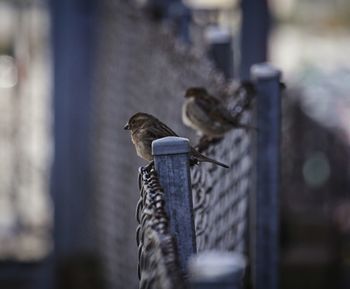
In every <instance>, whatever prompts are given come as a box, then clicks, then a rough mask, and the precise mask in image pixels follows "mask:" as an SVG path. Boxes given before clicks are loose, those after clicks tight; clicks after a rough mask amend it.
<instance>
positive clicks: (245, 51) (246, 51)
mask: <svg viewBox="0 0 350 289" xmlns="http://www.w3.org/2000/svg"><path fill="white" fill-rule="evenodd" d="M241 7H242V25H241V32H240V38H241V41H240V46H241V49H240V51H241V56H240V78H241V80H248V79H249V76H250V68H251V66H252V65H253V64H256V63H261V62H264V61H266V59H267V54H268V51H267V49H268V48H267V42H268V35H269V28H270V11H269V7H268V1H266V0H263V1H261V0H242V1H241Z"/></svg>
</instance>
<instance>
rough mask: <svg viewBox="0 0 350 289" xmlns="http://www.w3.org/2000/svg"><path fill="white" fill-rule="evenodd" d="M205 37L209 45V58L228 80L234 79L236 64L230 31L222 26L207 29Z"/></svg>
mask: <svg viewBox="0 0 350 289" xmlns="http://www.w3.org/2000/svg"><path fill="white" fill-rule="evenodd" d="M205 36H206V41H207V42H208V44H209V48H208V55H209V58H210V59H211V60H212V61H213V62H214V64H215V66H216V68H217V69H218V70H219V71H221V72H222V73H223V74H224V76H225V78H226V79H232V78H233V77H234V62H233V48H232V36H231V34H230V31H229V30H228V29H225V28H223V27H220V26H213V27H209V28H207V30H206V32H205Z"/></svg>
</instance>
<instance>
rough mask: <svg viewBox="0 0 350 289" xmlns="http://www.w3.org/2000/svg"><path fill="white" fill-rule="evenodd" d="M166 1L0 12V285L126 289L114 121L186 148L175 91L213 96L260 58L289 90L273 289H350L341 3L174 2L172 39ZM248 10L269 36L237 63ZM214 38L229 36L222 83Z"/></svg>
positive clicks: (131, 249) (349, 41) (125, 213)
mask: <svg viewBox="0 0 350 289" xmlns="http://www.w3.org/2000/svg"><path fill="white" fill-rule="evenodd" d="M168 2H176V1H175V0H173V1H171V0H166V1H165V0H164V1H162V0H159V1H147V0H138V1H126V0H119V1H107V0H101V1H97V0H85V1H83V0H57V1H56V0H51V1H44V0H0V103H1V105H0V110H1V113H0V144H1V146H0V192H1V193H0V260H1V262H0V288H4V289H12V288H23V289H27V288H35V289H36V288H38V289H41V288H43V289H44V288H45V289H46V288H66V289H67V288H68V289H69V288H75V289H76V288H84V289H85V288H137V282H138V281H137V272H136V263H137V248H136V241H135V228H136V221H135V217H134V212H135V206H136V203H137V199H138V187H137V168H138V167H139V166H140V165H142V164H143V162H142V161H141V160H140V159H138V158H137V156H136V154H135V153H134V151H133V148H132V146H131V143H130V140H129V136H128V134H127V133H125V132H124V131H123V130H122V127H123V125H124V124H125V122H126V121H127V119H128V118H129V117H130V116H131V115H132V114H133V113H135V112H137V111H145V112H149V113H153V114H155V115H157V116H158V117H159V118H160V119H162V120H164V121H165V122H167V123H169V124H170V126H171V127H172V128H174V130H176V131H177V132H178V133H179V134H182V135H184V136H187V137H190V138H192V139H194V138H195V136H194V134H193V132H191V131H190V130H188V129H187V128H185V127H184V126H183V124H182V122H181V113H180V109H181V103H182V96H183V94H184V91H185V89H186V88H187V87H189V86H194V85H203V86H206V87H207V88H209V90H210V91H213V92H216V91H219V90H220V86H222V82H223V78H225V77H226V78H228V79H233V78H234V79H247V78H248V76H249V66H250V65H249V64H252V63H254V61H259V62H261V61H265V60H268V61H269V62H271V63H273V64H274V65H275V66H277V67H278V68H280V69H281V70H282V72H283V80H284V81H285V83H286V84H287V90H286V92H285V93H284V96H283V100H282V103H283V114H282V124H283V125H282V148H281V157H282V171H281V177H282V189H281V210H280V212H281V262H280V269H281V288H299V289H302V288H308V289H312V288H315V289H316V288H318V289H321V288H341V289H343V288H344V289H345V288H350V164H349V160H350V150H349V145H350V96H349V93H348V92H349V91H350V57H349V56H348V51H349V47H350V32H349V31H350V30H349V28H350V3H349V2H348V1H346V0H333V1H326V0H303V1H301V0H283V1H282V0H274V1H272V0H271V1H268V2H265V1H253V0H242V2H240V1H234V0H186V1H185V0H184V4H185V5H186V7H188V9H189V10H186V11H189V12H188V13H189V14H188V15H189V16H188V18H186V19H187V20H186V21H187V22H186V23H187V24H186V25H189V27H190V29H189V30H185V31H182V30H181V29H182V28H181V27H183V26H181V25H182V24H180V25H174V22H171V23H170V21H167V17H169V16H167V15H162V9H160V8H159V7H162V5H165V4H164V3H167V5H168V4H169V3H168ZM159 3H160V4H159ZM261 3H263V4H261ZM152 5H153V6H152ZM245 5H246V6H245ZM254 5H257V6H254ZM259 5H263V6H264V7H265V8H266V7H268V10H267V11H268V13H267V15H266V17H267V18H266V19H269V22H268V23H269V25H268V27H269V30H266V31H268V33H267V34H266V35H265V38H264V37H263V38H262V40H261V41H260V42H259V43H260V47H261V48H262V50H261V55H258V57H257V59H253V60H252V59H250V60H249V57H248V58H247V57H245V56H244V54H245V53H246V51H249V49H253V50H254V48H253V46H254V45H255V42H254V39H255V38H254V33H253V32H254V31H252V33H249V31H245V33H242V23H243V22H244V21H245V20H244V19H249V17H255V13H258V14H259V13H260V12H259V11H260V10H259V9H260V8H259V9H258V8H256V9H255V10H254V7H260V6H259ZM154 7H156V8H154ZM157 7H158V8H159V9H158V8H157ZM175 7H176V6H175ZM157 9H158V10H157ZM244 9H245V10H244ZM249 9H250V10H249ZM176 13H177V10H176V9H175V8H174V9H173V10H172V11H170V12H169V14H174V15H175V16H174V17H175V19H176V15H177V14H176ZM244 13H246V14H244ZM242 15H243V16H244V15H246V16H245V17H246V18H243V16H242ZM164 19H165V20H164ZM250 19H251V18H250ZM175 22H176V21H175ZM213 26H214V27H220V31H224V32H225V33H226V34H225V33H224V34H225V35H227V34H228V35H230V36H232V39H233V41H232V61H233V66H232V69H231V70H229V72H227V71H226V74H225V73H224V76H223V75H222V74H220V73H219V74H218V73H216V71H217V70H219V68H221V69H223V70H225V67H224V68H222V67H216V68H215V67H213V63H212V62H211V61H210V60H209V59H208V57H207V52H208V47H209V44H210V41H211V40H210V39H212V37H211V36H210V35H211V32H210V31H211V30H210V29H212V27H213ZM179 27H180V30H181V31H180V32H179V31H176V29H179ZM174 34H175V35H178V37H177V38H176V37H175V36H174ZM242 37H248V40H247V41H242ZM249 38H251V39H252V41H251V42H249ZM189 42H191V43H192V44H191V45H192V46H193V47H194V50H193V51H191V53H189V52H188V50H186V49H187V48H186V47H188V45H189ZM243 42H244V43H245V45H246V44H247V43H248V47H247V46H244V45H242V43H243ZM249 43H250V46H249ZM247 59H248V60H247ZM245 60H247V61H248V63H244V61H245ZM249 61H250V62H249ZM219 66H220V65H219ZM224 66H225V64H224ZM224 72H225V71H224Z"/></svg>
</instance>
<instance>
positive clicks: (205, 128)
mask: <svg viewBox="0 0 350 289" xmlns="http://www.w3.org/2000/svg"><path fill="white" fill-rule="evenodd" d="M185 98H186V100H185V102H184V104H183V106H182V121H183V123H184V124H185V125H186V126H189V127H191V128H193V129H194V130H196V131H197V132H198V133H199V134H201V135H204V136H207V137H209V138H220V137H222V136H223V135H224V134H225V133H227V132H228V131H230V130H231V129H233V128H244V129H249V128H252V127H251V126H249V125H246V124H242V123H240V114H239V115H234V114H233V113H232V112H230V111H229V110H228V109H227V108H226V107H225V106H224V104H223V103H222V102H221V101H220V100H219V99H218V98H216V97H214V96H212V95H210V94H209V93H208V92H207V90H206V89H205V88H203V87H191V88H189V89H187V91H186V93H185Z"/></svg>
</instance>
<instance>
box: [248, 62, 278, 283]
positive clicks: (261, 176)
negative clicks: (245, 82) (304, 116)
mask: <svg viewBox="0 0 350 289" xmlns="http://www.w3.org/2000/svg"><path fill="white" fill-rule="evenodd" d="M251 75H252V79H253V81H254V83H255V85H256V90H257V128H258V135H257V174H256V181H257V189H256V195H255V197H253V204H252V209H251V212H252V216H251V220H252V225H253V226H252V235H253V236H252V239H251V241H252V267H253V268H252V271H253V285H254V288H255V289H277V288H278V286H279V285H278V283H279V276H278V274H279V270H278V263H279V188H280V184H279V182H280V129H281V99H280V78H281V72H280V71H279V70H277V69H276V68H274V67H273V66H271V65H269V64H266V63H263V64H258V65H254V66H253V67H252V69H251Z"/></svg>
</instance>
